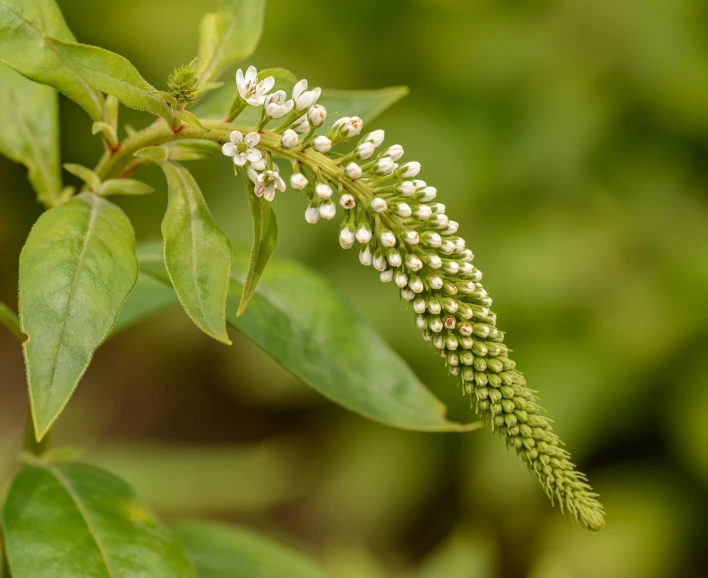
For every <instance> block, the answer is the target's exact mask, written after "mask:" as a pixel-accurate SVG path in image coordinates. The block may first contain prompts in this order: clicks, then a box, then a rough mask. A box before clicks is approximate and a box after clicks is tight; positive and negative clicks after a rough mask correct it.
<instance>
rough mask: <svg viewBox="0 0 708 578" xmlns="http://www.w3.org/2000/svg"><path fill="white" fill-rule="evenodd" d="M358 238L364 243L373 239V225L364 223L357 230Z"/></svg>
mask: <svg viewBox="0 0 708 578" xmlns="http://www.w3.org/2000/svg"><path fill="white" fill-rule="evenodd" d="M356 240H357V241H359V242H360V243H362V244H366V243H368V242H369V241H371V227H370V226H369V224H368V223H362V224H361V225H359V228H358V229H357V230H356Z"/></svg>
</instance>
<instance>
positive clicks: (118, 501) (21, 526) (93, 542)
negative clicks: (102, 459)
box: [2, 464, 196, 578]
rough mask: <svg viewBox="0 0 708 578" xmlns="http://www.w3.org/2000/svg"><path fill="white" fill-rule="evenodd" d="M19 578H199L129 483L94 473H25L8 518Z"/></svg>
mask: <svg viewBox="0 0 708 578" xmlns="http://www.w3.org/2000/svg"><path fill="white" fill-rule="evenodd" d="M2 526H3V533H4V538H5V547H6V550H7V556H8V559H9V563H10V570H11V572H12V576H13V578H120V577H128V576H144V577H146V578H147V577H150V578H195V576H196V574H195V572H194V569H193V567H192V565H191V564H190V563H189V561H188V560H187V558H186V557H185V555H184V554H183V552H182V549H181V548H180V546H179V545H178V543H177V542H176V540H175V538H174V537H173V535H172V533H171V532H170V531H169V530H168V529H167V528H166V527H165V526H163V525H162V524H161V523H160V522H159V521H158V520H157V519H156V517H155V515H154V514H153V513H152V511H151V510H150V509H149V508H148V507H147V506H146V505H145V504H144V503H143V502H142V501H141V500H140V499H139V498H138V497H137V496H136V495H135V493H134V492H133V490H132V489H131V488H130V486H128V485H127V484H126V483H125V482H124V481H123V480H121V479H120V478H117V477H116V476H114V475H112V474H109V473H108V472H106V471H104V470H100V469H98V468H94V467H91V466H84V465H76V464H61V465H54V466H28V467H25V468H24V469H23V470H22V471H21V472H20V473H19V474H17V476H15V479H14V480H13V482H12V485H11V487H10V490H9V492H8V495H7V500H6V502H5V505H4V508H3V512H2Z"/></svg>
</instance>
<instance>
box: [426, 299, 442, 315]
mask: <svg viewBox="0 0 708 578" xmlns="http://www.w3.org/2000/svg"><path fill="white" fill-rule="evenodd" d="M428 311H430V313H432V314H433V315H440V312H441V311H442V306H441V305H440V301H438V300H437V299H429V300H428Z"/></svg>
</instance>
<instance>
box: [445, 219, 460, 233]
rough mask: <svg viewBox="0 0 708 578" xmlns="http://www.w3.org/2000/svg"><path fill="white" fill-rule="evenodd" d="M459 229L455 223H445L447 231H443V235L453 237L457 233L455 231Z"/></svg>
mask: <svg viewBox="0 0 708 578" xmlns="http://www.w3.org/2000/svg"><path fill="white" fill-rule="evenodd" d="M459 228H460V223H458V222H457V221H448V223H447V229H445V234H446V235H454V234H455V233H457V229H459Z"/></svg>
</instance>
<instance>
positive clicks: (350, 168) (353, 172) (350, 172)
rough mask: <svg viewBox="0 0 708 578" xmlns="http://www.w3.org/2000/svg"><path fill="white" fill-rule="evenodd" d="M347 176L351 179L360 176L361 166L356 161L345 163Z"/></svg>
mask: <svg viewBox="0 0 708 578" xmlns="http://www.w3.org/2000/svg"><path fill="white" fill-rule="evenodd" d="M347 176H348V177H349V178H350V179H352V180H356V179H358V178H359V177H361V167H360V166H359V165H358V164H356V163H349V164H348V165H347Z"/></svg>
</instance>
